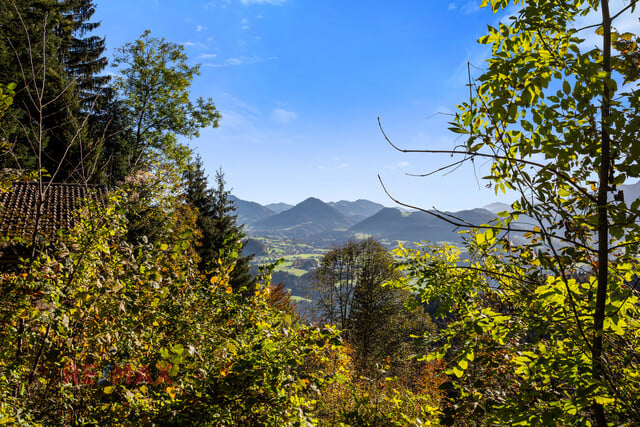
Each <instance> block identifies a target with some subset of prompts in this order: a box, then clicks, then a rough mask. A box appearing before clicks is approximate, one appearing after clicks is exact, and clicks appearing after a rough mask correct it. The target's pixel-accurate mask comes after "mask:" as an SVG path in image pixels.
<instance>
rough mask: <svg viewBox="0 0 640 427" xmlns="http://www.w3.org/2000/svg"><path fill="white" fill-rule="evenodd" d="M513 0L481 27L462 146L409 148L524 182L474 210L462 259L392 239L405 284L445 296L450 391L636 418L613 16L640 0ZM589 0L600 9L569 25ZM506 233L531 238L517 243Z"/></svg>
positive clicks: (627, 95)
mask: <svg viewBox="0 0 640 427" xmlns="http://www.w3.org/2000/svg"><path fill="white" fill-rule="evenodd" d="M510 3H511V2H509V1H505V0H491V1H489V0H484V1H483V6H486V5H488V4H490V5H491V7H492V9H493V10H494V11H498V10H499V9H503V8H506V7H507V6H508V5H509V4H510ZM513 3H514V4H515V5H518V7H519V9H518V11H517V14H516V16H514V17H513V18H512V20H511V22H510V23H509V24H505V23H500V24H499V26H498V27H497V28H493V27H489V33H488V35H486V36H484V37H482V38H481V39H480V43H484V44H488V45H491V46H492V56H491V58H490V59H489V60H488V61H487V69H486V71H485V72H484V73H483V74H482V75H481V76H480V77H479V78H478V79H477V80H476V81H473V82H471V85H470V87H471V90H472V96H471V99H470V100H469V102H468V103H463V104H462V105H460V107H459V112H458V113H457V114H456V117H455V120H454V122H453V123H452V126H451V130H452V131H454V132H456V133H459V134H463V135H466V138H467V139H466V142H465V144H464V146H463V147H462V148H459V149H454V150H413V151H422V152H429V153H445V152H446V153H453V154H457V155H461V156H464V157H463V161H464V160H471V159H474V158H486V159H490V160H491V161H492V162H493V163H492V165H491V169H490V175H489V176H488V177H486V179H488V180H489V181H490V184H491V185H493V187H494V188H495V189H496V192H498V191H505V190H507V189H509V190H515V191H517V192H519V193H520V195H521V198H520V200H518V201H516V202H515V203H514V204H513V205H512V209H511V211H510V212H503V213H501V214H500V216H501V219H500V220H499V221H497V222H495V223H493V224H485V225H480V224H477V225H478V226H479V227H480V228H479V230H478V231H477V234H476V235H475V237H474V238H473V239H471V240H470V241H469V242H468V251H469V254H470V258H469V259H468V260H466V262H464V263H463V262H462V261H463V260H461V259H459V255H460V254H459V253H457V252H456V250H455V249H453V248H443V249H440V250H436V251H435V253H430V252H426V253H425V252H417V251H400V252H401V254H402V255H404V257H405V261H403V262H401V264H400V266H401V268H402V269H404V270H405V271H406V272H407V273H408V277H409V280H415V281H414V282H413V283H412V284H410V285H409V284H407V286H409V287H411V288H412V289H415V290H417V291H418V292H420V293H421V295H422V296H423V298H424V299H426V300H434V299H439V300H441V301H445V302H446V303H447V304H445V306H448V307H451V309H452V310H453V312H454V314H455V321H453V322H452V323H450V324H449V326H448V327H447V328H446V329H445V330H444V331H443V333H442V334H441V342H443V343H444V346H443V347H441V351H440V352H439V355H440V356H445V355H447V357H450V358H451V359H450V360H452V361H453V362H454V363H453V364H452V366H451V367H450V369H449V373H450V374H451V375H452V376H453V377H454V378H460V380H458V383H457V384H458V392H459V395H458V397H464V398H465V399H467V400H468V401H469V402H474V401H475V403H473V405H475V406H473V407H474V408H476V409H474V410H473V411H475V412H474V413H475V414H476V415H477V416H479V417H483V416H487V417H488V418H487V419H485V420H484V421H483V422H489V423H490V422H498V423H505V424H513V423H532V424H544V423H548V422H549V421H550V420H554V419H558V417H559V416H564V417H565V418H564V420H565V421H566V422H569V423H594V424H596V425H598V426H605V425H607V422H610V423H627V422H632V423H637V422H640V414H639V413H638V411H637V408H636V407H635V404H634V401H635V399H636V396H637V393H638V391H639V390H640V383H639V382H638V381H637V377H638V366H637V362H638V360H639V356H640V353H639V349H640V343H639V342H638V339H637V336H638V334H637V333H638V329H637V328H638V325H639V323H638V319H639V318H640V317H639V313H638V310H637V301H638V298H637V296H636V294H635V291H634V290H633V289H632V287H631V286H630V282H631V280H633V278H634V277H635V276H637V275H638V274H639V273H640V270H639V267H640V262H639V261H640V259H638V253H639V247H638V244H639V242H640V230H639V226H638V224H637V218H638V214H637V210H638V207H640V201H638V200H636V201H633V202H632V201H628V202H625V201H624V195H623V194H622V193H621V192H620V191H618V190H616V187H617V186H618V185H620V184H622V183H624V182H626V181H627V180H629V179H633V178H638V177H640V165H639V163H638V158H639V157H638V153H640V140H639V139H638V132H639V129H640V126H639V124H640V114H639V111H638V110H639V107H640V102H639V96H638V95H639V94H640V92H639V91H638V89H637V84H636V83H635V82H637V80H638V71H637V57H638V52H639V51H638V42H639V41H640V40H639V39H638V37H637V36H636V35H634V34H631V33H622V34H620V33H618V32H617V31H616V30H615V28H614V24H615V22H617V20H619V19H620V18H621V17H623V16H625V15H626V14H629V13H633V12H634V11H635V7H636V4H637V2H636V1H631V2H629V3H628V4H627V5H625V6H622V7H621V8H620V9H619V10H616V11H611V10H610V2H609V1H607V0H602V1H589V2H582V1H571V2H566V1H557V0H546V1H536V2H534V1H518V0H516V1H514V2H513ZM596 13H597V14H599V15H600V17H601V21H600V23H599V24H597V25H595V26H590V27H585V28H577V22H578V19H579V18H580V17H582V16H585V15H588V14H596ZM587 31H589V32H593V31H595V33H596V34H597V35H599V36H601V37H602V46H601V47H600V48H594V49H590V47H585V46H584V44H582V41H583V40H582V39H581V38H580V37H581V36H582V35H583V34H585V32H587ZM616 52H617V53H616ZM474 92H475V95H474ZM396 148H397V147H396ZM402 151H411V150H402ZM458 163H459V162H458ZM435 214H436V215H439V216H441V217H442V218H444V219H446V220H448V221H450V222H452V223H454V224H456V225H463V224H461V222H460V221H459V220H457V219H456V218H453V217H450V216H446V215H442V214H439V213H437V212H436V213H435ZM522 215H527V216H528V217H530V218H533V220H534V221H535V223H536V224H535V226H527V224H526V223H524V222H518V221H517V219H518V217H519V216H522ZM464 225H468V224H464ZM514 233H516V234H519V235H520V236H521V237H524V238H525V239H526V240H527V242H526V243H525V244H524V245H520V246H516V245H514V243H513V241H512V236H513V235H514ZM407 283H409V282H407ZM456 343H463V345H455V344H456ZM479 357H481V359H480V360H479V359H478V358H479ZM496 357H499V358H498V359H496ZM474 360H475V361H476V363H473V362H474ZM496 360H499V361H500V362H496ZM472 365H475V366H472ZM479 372H482V376H484V377H485V378H487V377H488V376H491V375H492V376H493V378H494V379H495V378H496V377H497V376H498V375H501V380H500V381H493V382H491V381H482V380H480V376H478V375H476V374H478V373H479ZM505 374H506V375H505ZM471 406H472V405H470V406H469V407H471ZM473 411H472V412H473Z"/></svg>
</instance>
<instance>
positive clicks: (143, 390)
mask: <svg viewBox="0 0 640 427" xmlns="http://www.w3.org/2000/svg"><path fill="white" fill-rule="evenodd" d="M140 391H141V392H143V393H144V394H147V391H148V389H147V386H146V385H144V384H143V385H141V386H140Z"/></svg>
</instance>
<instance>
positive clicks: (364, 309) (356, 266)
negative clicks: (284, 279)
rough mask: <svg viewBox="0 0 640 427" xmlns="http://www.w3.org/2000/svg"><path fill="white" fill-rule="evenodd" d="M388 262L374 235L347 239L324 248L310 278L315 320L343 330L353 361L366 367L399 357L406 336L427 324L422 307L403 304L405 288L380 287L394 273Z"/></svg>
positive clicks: (370, 370) (395, 275) (389, 258)
mask: <svg viewBox="0 0 640 427" xmlns="http://www.w3.org/2000/svg"><path fill="white" fill-rule="evenodd" d="M393 263H394V260H393V257H392V255H391V253H390V252H389V251H388V250H387V249H386V248H385V247H384V246H382V245H381V244H380V243H379V242H377V241H376V240H374V239H372V238H368V239H365V240H362V241H350V242H348V243H346V244H345V245H343V246H341V247H338V248H334V249H332V250H330V251H329V252H327V253H326V254H325V256H324V257H323V259H322V262H321V263H320V266H319V267H318V268H317V269H316V270H315V272H314V277H313V279H312V284H311V287H312V290H313V294H314V295H313V296H314V300H315V303H316V307H317V311H318V315H319V317H320V319H319V320H320V321H321V322H329V323H332V324H335V325H336V326H337V327H338V328H339V329H341V330H343V334H344V338H345V339H346V341H347V342H348V343H349V344H350V345H351V346H352V347H353V348H354V360H355V363H356V364H357V365H358V366H359V368H360V369H365V370H367V371H369V372H372V371H373V369H374V368H375V365H376V363H377V362H380V361H382V360H383V359H384V358H385V357H387V356H389V357H393V358H394V359H396V360H399V359H402V357H401V356H400V353H402V351H401V350H402V349H403V347H404V344H405V343H406V342H407V335H409V334H423V333H425V331H426V330H427V329H429V327H430V322H429V319H428V317H426V316H425V315H424V312H423V311H422V310H420V309H414V310H406V309H405V307H404V305H405V303H407V302H408V300H409V295H408V294H407V293H406V292H405V291H400V290H398V289H394V288H392V287H387V286H384V284H385V283H386V282H389V281H391V280H393V279H396V278H397V273H396V271H395V270H394V268H393ZM402 356H407V355H405V354H403V355H402ZM400 365H402V363H398V366H400Z"/></svg>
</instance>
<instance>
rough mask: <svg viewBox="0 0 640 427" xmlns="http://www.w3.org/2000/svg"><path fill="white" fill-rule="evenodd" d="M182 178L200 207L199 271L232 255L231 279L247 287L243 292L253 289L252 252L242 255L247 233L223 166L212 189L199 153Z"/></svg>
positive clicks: (188, 194)
mask: <svg viewBox="0 0 640 427" xmlns="http://www.w3.org/2000/svg"><path fill="white" fill-rule="evenodd" d="M183 178H184V181H185V184H184V191H185V197H186V199H187V201H188V202H189V203H191V204H192V205H193V206H195V207H196V208H198V218H197V222H196V224H197V226H198V229H199V230H200V232H201V234H202V241H201V244H200V246H199V247H198V254H199V255H200V259H201V261H200V264H199V268H200V271H203V272H205V271H212V270H213V271H215V270H216V269H217V268H219V260H220V259H227V258H229V257H231V258H233V259H235V267H234V269H233V271H232V273H231V278H230V282H229V283H230V284H231V287H232V288H233V289H234V290H236V291H239V290H240V289H242V288H246V290H245V291H244V292H252V291H253V290H255V280H254V279H253V278H252V275H251V273H250V266H249V262H250V261H251V258H252V256H244V255H242V248H243V247H244V242H243V239H244V236H245V235H244V232H243V231H242V226H239V225H238V224H237V223H236V221H237V215H235V214H234V212H235V206H234V204H233V202H232V201H231V200H230V199H229V196H230V191H228V190H226V189H225V184H226V183H225V180H224V174H223V173H222V170H218V171H217V172H216V184H217V187H216V189H215V190H212V189H210V188H209V187H208V185H209V184H208V178H207V176H206V175H205V174H204V170H203V168H202V160H201V159H200V156H198V157H196V160H195V162H194V163H193V164H192V165H190V167H189V169H188V170H187V171H186V172H185V173H184V175H183Z"/></svg>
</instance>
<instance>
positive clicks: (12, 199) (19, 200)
mask: <svg viewBox="0 0 640 427" xmlns="http://www.w3.org/2000/svg"><path fill="white" fill-rule="evenodd" d="M38 185H39V184H38V183H35V182H15V183H14V184H13V187H12V189H11V191H8V192H6V193H3V194H0V237H19V236H22V237H28V236H30V235H31V233H33V230H34V228H35V223H36V210H37V205H38V194H39V191H38V188H39V187H38ZM42 186H43V188H47V186H49V187H48V190H46V192H45V194H44V203H43V206H42V217H41V218H40V227H39V234H40V235H42V236H45V237H53V236H54V235H55V232H56V231H57V230H59V229H67V230H68V229H70V228H71V227H73V225H74V220H75V218H74V212H75V211H76V210H77V209H78V208H80V207H81V206H82V201H83V200H85V199H90V200H98V201H103V200H104V196H105V194H106V191H107V190H106V188H105V187H104V186H98V185H81V184H63V183H52V184H48V183H43V184H42Z"/></svg>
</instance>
